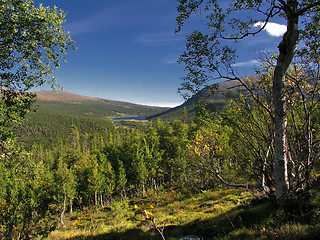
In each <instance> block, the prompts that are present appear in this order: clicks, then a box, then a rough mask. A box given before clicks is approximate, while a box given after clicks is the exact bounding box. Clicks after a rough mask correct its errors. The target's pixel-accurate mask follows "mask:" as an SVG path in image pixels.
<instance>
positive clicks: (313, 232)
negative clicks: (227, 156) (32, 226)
mask: <svg viewBox="0 0 320 240" xmlns="http://www.w3.org/2000/svg"><path fill="white" fill-rule="evenodd" d="M254 195H255V194H253V193H252V192H246V191H241V190H231V189H226V190H221V191H204V192H202V193H200V194H190V193H189V194H182V193H180V192H178V191H175V190H170V191H162V192H158V193H152V194H151V195H150V196H149V197H146V198H135V199H132V200H130V201H126V202H117V201H114V202H113V203H112V204H111V205H110V207H109V208H107V209H104V210H103V209H88V210H86V211H83V212H78V213H74V214H73V215H71V216H67V220H66V221H65V222H66V228H63V227H59V228H58V229H57V230H55V231H54V232H51V233H50V234H49V236H48V238H47V239H133V240H134V239H161V237H160V234H159V233H158V232H157V231H156V230H155V229H150V228H148V226H147V225H146V224H145V223H141V222H139V221H136V220H133V218H132V217H133V216H134V213H135V208H134V205H136V206H138V207H140V208H141V209H146V210H147V211H151V212H152V213H153V214H154V217H155V221H156V224H157V225H158V226H159V227H160V228H161V227H164V235H165V237H166V239H167V240H168V239H171V240H176V239H180V238H182V237H183V236H187V235H196V236H199V237H200V238H203V239H295V240H297V239H318V238H317V237H318V236H320V225H319V220H320V214H319V205H313V207H315V208H314V209H318V210H312V216H311V215H310V214H309V213H308V214H305V216H300V217H292V215H290V214H284V213H283V211H282V210H279V209H277V208H276V207H275V206H274V205H273V204H272V202H271V201H270V200H267V199H264V198H257V196H254ZM150 205H152V206H154V208H153V209H150ZM307 215H308V216H307ZM57 219H58V217H57Z"/></svg>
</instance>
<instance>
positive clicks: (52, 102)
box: [18, 91, 169, 147]
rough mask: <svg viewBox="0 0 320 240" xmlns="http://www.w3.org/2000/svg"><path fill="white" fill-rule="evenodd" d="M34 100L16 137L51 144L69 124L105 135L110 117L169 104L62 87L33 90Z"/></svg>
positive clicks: (147, 113) (142, 113)
mask: <svg viewBox="0 0 320 240" xmlns="http://www.w3.org/2000/svg"><path fill="white" fill-rule="evenodd" d="M36 94H37V101H36V103H35V104H34V105H33V111H32V112H30V113H29V114H27V120H26V121H25V122H24V123H23V125H22V126H21V127H20V128H19V129H18V134H19V135H20V141H21V142H22V143H23V144H25V145H26V147H30V146H31V145H32V144H33V143H41V144H43V145H47V146H48V145H52V144H54V143H55V142H56V141H57V138H58V137H60V138H62V139H63V138H66V137H67V136H68V134H69V131H70V126H71V125H72V124H74V125H76V126H77V127H78V129H79V132H80V133H82V134H84V133H88V134H94V133H96V132H99V133H101V134H102V135H103V134H104V135H106V133H107V132H108V131H109V130H110V129H112V128H113V127H114V125H113V121H112V118H116V117H127V116H145V117H148V116H152V115H157V114H159V113H161V112H164V111H167V110H168V109H169V108H163V107H154V106H145V105H139V104H133V103H128V102H121V101H114V100H107V99H101V98H93V97H87V96H82V95H78V94H74V93H69V92H65V91H41V92H36Z"/></svg>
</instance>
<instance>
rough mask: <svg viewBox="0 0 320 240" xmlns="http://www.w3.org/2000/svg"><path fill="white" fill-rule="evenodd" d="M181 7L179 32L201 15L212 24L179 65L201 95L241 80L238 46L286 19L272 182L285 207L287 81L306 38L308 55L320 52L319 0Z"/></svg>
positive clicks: (238, 0)
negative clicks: (210, 88) (203, 90)
mask: <svg viewBox="0 0 320 240" xmlns="http://www.w3.org/2000/svg"><path fill="white" fill-rule="evenodd" d="M178 3H179V4H178V7H177V10H178V13H179V15H178V17H177V23H178V28H177V31H180V30H181V28H182V26H183V25H184V24H185V22H186V21H187V20H188V19H189V18H190V16H191V15H192V14H193V13H195V12H197V11H200V12H201V14H202V15H203V14H204V15H205V18H206V21H207V25H206V26H207V27H206V29H205V31H204V33H202V32H200V31H195V32H193V33H192V34H191V35H190V36H188V38H187V43H186V52H185V53H184V54H183V55H182V56H181V58H180V61H181V62H183V63H184V64H185V65H186V71H187V72H188V75H187V76H186V77H185V78H184V82H183V84H182V87H181V89H180V90H188V91H197V90H199V89H200V88H201V87H203V86H210V85H211V84H212V81H213V80H216V79H221V78H225V79H229V80H238V81H240V82H241V78H240V76H238V75H237V74H236V72H235V70H234V68H233V66H234V64H235V62H236V59H237V52H236V49H235V48H234V47H232V45H233V43H234V42H239V41H241V40H244V39H246V38H248V37H250V36H255V35H257V34H259V33H261V31H262V30H263V29H265V28H266V27H267V26H268V24H269V23H271V22H272V21H276V20H277V19H279V18H284V19H285V20H286V27H287V29H286V32H285V34H284V35H283V37H282V40H281V42H280V43H279V45H278V56H277V59H276V65H275V67H274V70H273V77H272V81H273V86H272V97H273V111H274V124H275V139H274V163H273V178H274V182H275V197H276V200H277V202H278V204H279V205H283V204H285V203H286V202H287V200H288V199H289V189H290V182H289V176H288V151H289V150H288V144H287V114H286V110H287V106H286V97H285V91H284V81H285V76H286V73H287V71H288V68H289V65H290V63H291V62H292V60H293V58H294V56H295V55H296V54H297V50H298V45H299V42H300V41H301V40H302V39H303V40H304V41H303V43H304V45H303V46H302V49H304V51H305V52H309V53H310V52H313V53H314V52H317V51H318V43H317V42H316V41H315V38H316V36H315V35H316V34H315V33H317V29H318V28H319V16H320V7H319V6H320V1H317V0H309V1H298V0H287V1H285V0H266V1H261V0H246V1H242V0H232V1H228V2H227V3H226V2H222V1H218V0H178ZM228 3H229V4H228ZM241 14H242V16H243V15H244V16H246V18H245V19H244V17H241ZM274 19H275V20H274ZM254 26H260V28H258V29H257V28H255V27H254ZM299 26H300V27H299ZM302 52H303V51H302ZM210 83H211V84H210Z"/></svg>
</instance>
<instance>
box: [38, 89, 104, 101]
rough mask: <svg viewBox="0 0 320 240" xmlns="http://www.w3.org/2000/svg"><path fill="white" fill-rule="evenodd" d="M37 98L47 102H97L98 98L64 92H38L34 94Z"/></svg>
mask: <svg viewBox="0 0 320 240" xmlns="http://www.w3.org/2000/svg"><path fill="white" fill-rule="evenodd" d="M36 94H37V98H38V99H39V100H47V101H67V100H69V101H87V100H89V101H90V100H91V101H99V99H98V98H94V97H87V96H83V95H79V94H75V93H71V92H66V91H49V90H45V91H40V92H36Z"/></svg>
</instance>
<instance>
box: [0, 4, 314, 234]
mask: <svg viewBox="0 0 320 240" xmlns="http://www.w3.org/2000/svg"><path fill="white" fill-rule="evenodd" d="M232 2H233V5H230V6H231V7H230V8H228V9H227V10H228V11H222V7H220V5H219V4H218V2H217V1H193V0H192V1H191V0H190V1H186V0H179V1H178V7H177V11H178V17H177V24H178V28H177V32H179V31H181V28H182V27H183V26H184V24H185V22H186V21H187V20H188V19H189V18H190V16H191V15H192V13H194V12H195V11H197V10H198V9H199V8H201V7H204V11H205V13H207V14H208V18H207V20H208V21H209V23H208V31H209V33H208V34H203V33H201V32H199V31H195V32H193V33H192V34H191V35H190V36H188V38H187V44H186V52H185V53H184V54H183V55H181V57H180V61H181V62H182V63H184V64H185V66H186V71H187V76H186V77H185V78H184V80H183V83H182V86H181V88H180V89H179V91H180V92H181V93H183V92H184V91H186V92H187V94H190V93H191V94H196V93H198V92H199V91H205V92H206V94H205V97H201V98H198V99H197V101H196V102H195V103H194V105H193V106H192V109H186V108H184V109H183V111H182V114H183V116H185V117H181V116H179V117H178V118H177V119H174V118H172V117H171V119H170V120H162V119H161V118H160V117H159V118H153V119H152V120H151V121H149V122H148V123H145V122H144V123H141V124H139V123H135V124H130V125H120V124H117V123H114V122H112V121H111V120H110V119H105V116H102V117H101V116H95V117H92V116H91V117H90V116H80V115H77V114H75V112H74V113H73V114H70V115H68V114H67V113H66V114H65V115H63V116H60V117H58V118H54V117H53V115H51V116H52V117H50V114H48V112H49V113H50V112H51V110H50V108H49V106H50V105H51V106H57V105H55V104H56V103H54V102H51V103H50V102H47V105H46V107H47V108H46V109H45V111H47V114H44V113H43V115H40V116H42V117H39V118H38V117H35V115H32V113H31V111H32V110H33V106H34V105H35V104H36V94H34V93H32V92H31V91H30V90H31V89H32V88H34V87H38V86H42V85H43V84H44V83H50V84H52V85H57V83H56V82H55V79H54V78H48V76H51V74H52V73H53V72H54V71H55V70H56V69H57V68H58V67H59V66H60V63H61V61H63V60H65V57H66V55H67V49H75V43H74V41H73V40H72V39H71V37H70V35H69V33H68V32H66V31H65V30H64V29H63V26H62V24H63V23H64V21H65V14H64V12H63V11H62V10H58V9H57V8H53V9H51V8H50V7H47V8H46V7H43V6H42V5H40V6H39V7H35V6H34V3H33V1H31V0H26V1H24V0H17V1H13V0H5V1H1V3H0V10H1V11H0V45H1V50H0V60H1V61H0V79H1V94H0V97H1V98H0V169H1V172H0V188H1V191H0V238H1V239H162V240H165V239H239V238H243V239H317V238H318V236H319V234H320V225H319V222H320V221H319V220H320V194H319V188H320V184H319V176H320V173H319V170H320V163H319V157H320V132H319V128H320V105H319V104H320V87H319V86H320V85H319V83H320V82H319V79H320V76H319V73H320V68H319V66H320V64H319V57H318V56H319V45H318V42H319V41H318V40H319V39H318V37H319V36H320V34H319V19H320V17H319V16H320V14H319V13H320V10H319V6H320V2H319V1H309V2H308V3H307V2H301V1H289V0H288V1H281V0H279V1H265V2H263V1H255V0H252V1H232ZM203 4H204V5H203ZM244 9H250V10H253V11H256V12H258V13H262V15H263V16H264V17H265V18H266V22H267V21H268V20H269V19H270V18H272V17H274V16H276V15H279V16H280V17H284V18H286V20H287V25H288V26H287V27H288V30H287V32H286V34H284V36H283V39H282V41H281V43H280V45H279V53H277V54H275V53H268V54H265V55H264V56H263V57H262V58H261V59H260V68H259V69H257V71H256V74H255V75H254V76H248V77H238V76H237V73H236V72H235V71H232V67H233V66H234V63H235V59H236V55H235V51H234V50H232V49H231V48H229V47H228V46H221V45H220V42H219V41H220V40H221V39H222V41H226V40H231V41H236V42H237V41H240V40H242V39H243V38H245V37H247V36H249V35H253V36H254V35H255V34H258V33H259V32H260V31H261V30H257V31H256V32H252V31H251V30H252V29H251V28H250V26H251V25H252V23H256V21H255V22H254V20H252V19H247V21H248V22H246V21H245V20H243V21H242V20H241V19H234V18H233V19H231V20H230V19H229V18H228V16H229V15H228V14H232V13H234V12H237V11H238V12H239V11H240V12H241V11H243V10H244ZM303 17H305V18H307V20H304V21H303V24H304V29H300V30H299V29H298V28H297V22H298V20H299V18H303ZM227 20H229V21H230V22H229V23H231V25H233V29H232V31H231V32H230V28H224V27H223V26H224V24H225V22H226V21H227ZM264 27H265V25H264ZM210 31H212V32H210ZM210 34H211V35H210ZM13 36H14V37H13ZM299 41H303V42H304V47H302V48H299V49H298V42H299ZM221 67H222V68H223V69H224V71H221ZM214 74H218V75H217V76H218V78H219V79H220V78H221V79H225V80H226V81H228V82H235V84H236V85H240V86H241V91H237V92H234V91H233V92H232V93H231V94H228V92H227V91H226V89H224V90H223V94H224V95H225V98H224V100H223V101H224V102H223V104H221V99H220V98H219V101H218V102H219V107H218V108H217V105H215V103H217V102H215V101H213V100H212V99H214V97H215V96H216V95H217V94H221V91H219V85H217V84H212V80H215V79H216V77H212V76H213V75H214ZM233 86H234V85H233ZM220 90H221V89H220ZM207 97H208V98H207ZM90 104H91V103H90ZM65 105H66V103H65ZM99 108H100V107H99ZM78 110H79V109H77V110H76V111H78ZM140 110H141V109H140ZM140 110H139V111H140ZM45 111H44V112H45ZM141 111H142V110H141ZM150 111H152V112H153V111H154V109H151V110H150ZM40 112H41V110H40ZM157 114H158V112H157ZM48 116H49V117H48ZM79 116H80V117H79ZM159 116H161V114H160V115H159ZM172 116H174V115H172ZM55 121H56V122H55ZM41 122H47V124H49V125H53V127H52V128H51V130H52V131H51V130H49V129H48V128H46V127H41V126H40V125H41V124H40V123H41ZM52 123H55V124H52ZM62 125H63V126H62ZM65 129H67V130H65ZM26 132H28V134H26Z"/></svg>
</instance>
